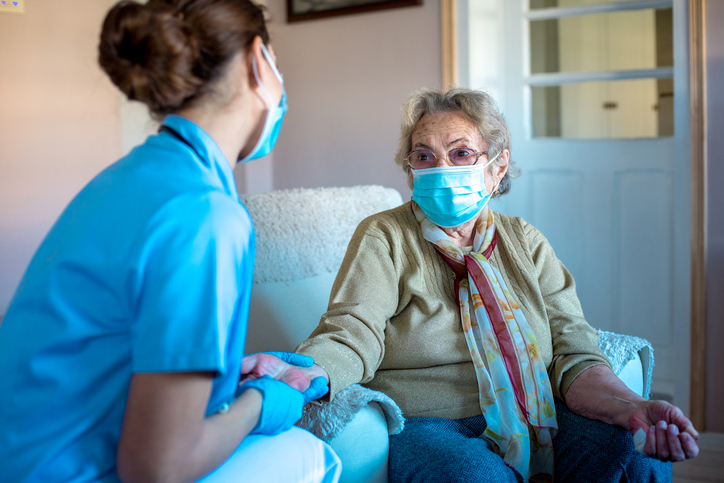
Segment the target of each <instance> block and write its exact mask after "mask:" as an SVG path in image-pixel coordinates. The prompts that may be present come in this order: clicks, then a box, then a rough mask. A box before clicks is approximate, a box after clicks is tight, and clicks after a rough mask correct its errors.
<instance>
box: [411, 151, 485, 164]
mask: <svg viewBox="0 0 724 483" xmlns="http://www.w3.org/2000/svg"><path fill="white" fill-rule="evenodd" d="M483 154H485V152H482V153H477V152H475V151H473V150H472V149H469V148H455V149H451V150H450V151H448V153H447V159H448V160H450V163H451V164H453V165H455V166H470V165H471V164H475V162H476V161H477V160H478V158H479V157H480V156H481V155H483ZM407 159H408V162H409V163H410V165H411V166H412V167H413V168H415V169H425V168H432V167H433V166H435V165H436V164H437V157H436V156H435V153H433V152H432V151H428V150H427V149H416V150H415V151H412V152H411V153H410V154H408V155H407Z"/></svg>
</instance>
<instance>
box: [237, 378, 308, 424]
mask: <svg viewBox="0 0 724 483" xmlns="http://www.w3.org/2000/svg"><path fill="white" fill-rule="evenodd" d="M248 389H256V390H257V391H259V392H260V393H261V395H262V405H261V412H260V414H259V421H258V422H257V423H256V426H254V429H252V430H251V432H250V433H249V434H267V435H271V436H273V435H276V434H279V433H282V432H284V431H287V430H289V429H290V428H291V427H292V426H294V423H296V422H297V421H299V418H301V417H302V406H303V405H304V398H303V396H302V394H301V393H300V392H299V391H297V390H295V389H292V388H291V387H289V386H288V385H286V384H284V383H283V382H281V381H278V380H276V379H273V378H272V377H270V376H268V375H267V376H262V377H260V378H259V379H254V380H246V381H244V383H242V384H241V386H239V390H240V391H239V393H240V394H242V393H243V392H244V391H246V390H248Z"/></svg>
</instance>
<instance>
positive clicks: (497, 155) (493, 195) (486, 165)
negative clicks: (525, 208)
mask: <svg viewBox="0 0 724 483" xmlns="http://www.w3.org/2000/svg"><path fill="white" fill-rule="evenodd" d="M501 152H502V151H501ZM501 152H498V154H496V155H495V156H494V157H493V159H491V160H489V161H488V162H487V163H485V165H483V179H485V178H484V177H485V168H487V167H488V166H490V165H491V164H492V163H493V161H495V160H496V159H498V157H499V156H500V153H501ZM490 174H491V175H492V171H491V173H490ZM501 180H502V178H501ZM499 186H500V181H497V182H496V183H495V186H493V192H492V193H490V195H491V198H492V197H495V196H498V195H497V194H496V193H497V191H498V187H499Z"/></svg>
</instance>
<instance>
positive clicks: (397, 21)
mask: <svg viewBox="0 0 724 483" xmlns="http://www.w3.org/2000/svg"><path fill="white" fill-rule="evenodd" d="M423 3H424V4H423V5H422V6H415V7H404V8H398V9H390V10H381V11H377V12H369V13H362V14H354V15H345V16H340V17H332V18H326V19H320V20H310V21H305V22H298V23H293V24H288V23H285V22H286V1H285V0H269V2H268V6H269V11H270V13H271V18H272V22H271V24H270V32H271V36H272V44H273V46H274V48H275V50H276V52H277V55H278V62H279V67H280V69H281V72H282V73H283V74H284V79H285V83H286V86H287V93H288V96H289V112H288V114H287V116H286V117H285V119H284V127H283V128H282V134H281V136H280V138H279V143H278V146H277V147H276V148H275V150H274V153H273V157H274V187H275V188H276V189H280V188H296V187H305V188H313V187H319V186H353V185H359V184H381V185H385V186H390V187H393V188H396V189H398V190H399V191H400V192H401V193H402V195H403V198H409V196H410V194H411V193H410V191H409V189H408V187H407V184H406V182H405V177H404V175H403V173H402V172H401V171H400V170H399V169H398V168H397V167H396V166H395V164H394V162H393V155H394V152H395V150H396V149H397V139H398V136H399V130H400V118H401V109H400V108H401V106H402V103H403V102H404V101H405V99H406V98H407V96H408V95H409V94H410V93H411V92H412V91H413V90H415V89H419V88H421V87H434V88H440V87H441V86H442V73H441V62H442V61H441V55H442V54H441V51H442V50H441V40H440V39H441V35H440V25H441V24H440V1H439V0H425V1H424V2H423Z"/></svg>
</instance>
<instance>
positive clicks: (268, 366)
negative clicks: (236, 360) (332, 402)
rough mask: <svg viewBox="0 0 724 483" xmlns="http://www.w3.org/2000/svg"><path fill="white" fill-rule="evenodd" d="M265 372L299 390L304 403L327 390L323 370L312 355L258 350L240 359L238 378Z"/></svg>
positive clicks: (243, 379)
mask: <svg viewBox="0 0 724 483" xmlns="http://www.w3.org/2000/svg"><path fill="white" fill-rule="evenodd" d="M264 375H269V376H271V377H273V378H274V379H277V380H279V381H283V382H285V383H287V384H288V385H289V386H291V387H293V388H294V389H297V390H298V391H303V393H302V395H303V396H304V404H306V403H308V402H309V401H313V400H314V399H319V398H320V397H322V396H324V395H325V394H327V392H328V391H329V385H328V382H327V381H328V380H329V376H328V375H327V371H325V370H324V369H322V368H321V367H320V366H318V365H317V364H314V359H312V358H311V357H309V356H305V355H302V354H295V353H294V352H259V353H256V354H251V355H248V356H246V357H244V359H243V360H242V364H241V379H242V381H247V380H251V379H257V378H260V377H262V376H264Z"/></svg>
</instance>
